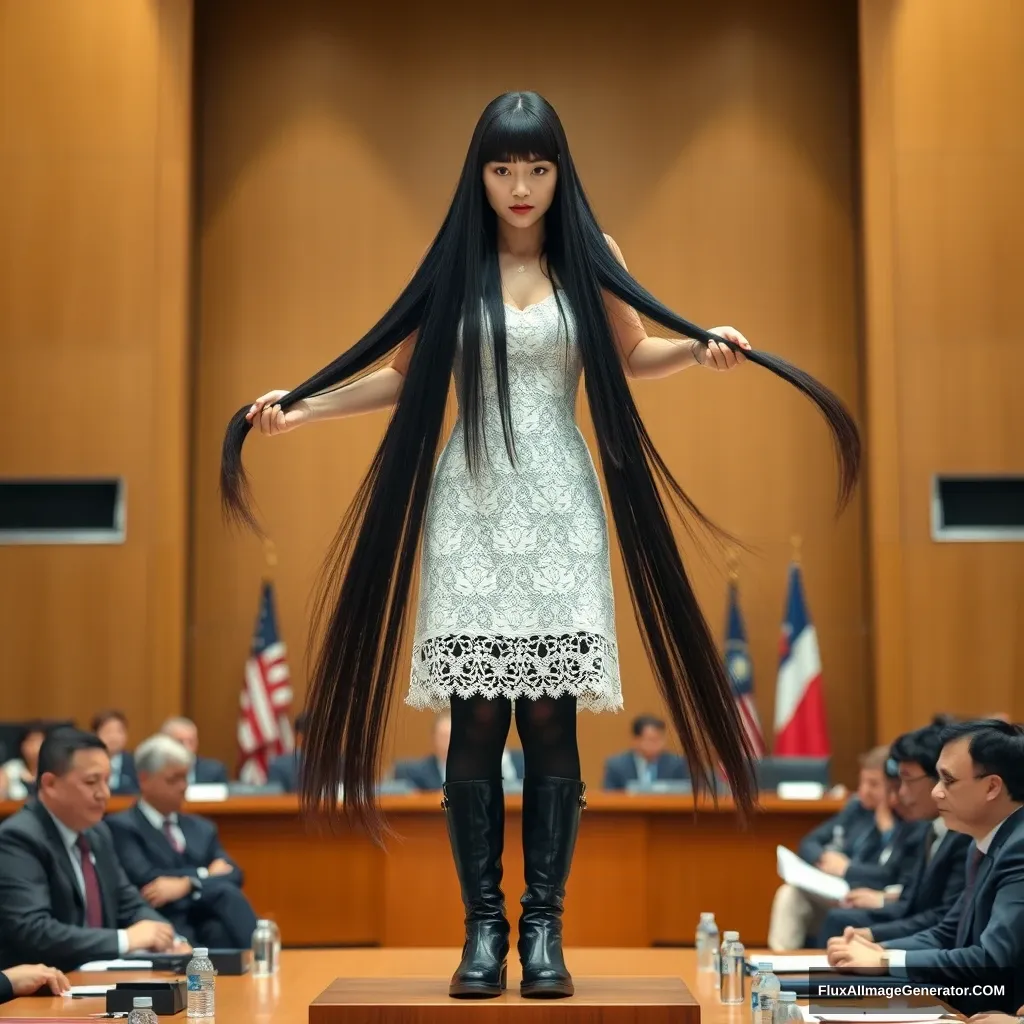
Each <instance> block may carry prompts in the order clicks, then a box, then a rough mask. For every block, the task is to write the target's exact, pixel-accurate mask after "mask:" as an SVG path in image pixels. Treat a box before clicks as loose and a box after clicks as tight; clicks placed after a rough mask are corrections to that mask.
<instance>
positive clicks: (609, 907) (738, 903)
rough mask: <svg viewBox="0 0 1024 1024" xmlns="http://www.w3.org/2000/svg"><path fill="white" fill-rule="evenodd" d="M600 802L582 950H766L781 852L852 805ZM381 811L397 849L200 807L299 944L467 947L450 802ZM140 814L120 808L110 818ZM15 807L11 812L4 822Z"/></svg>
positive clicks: (579, 874) (259, 905) (515, 856)
mask: <svg viewBox="0 0 1024 1024" xmlns="http://www.w3.org/2000/svg"><path fill="white" fill-rule="evenodd" d="M587 802H588V807H587V810H586V811H585V812H584V815H583V823H582V825H581V829H580V838H579V843H578V845H577V852H576V857H575V860H574V863H573V870H572V876H571V878H570V880H569V885H568V891H567V894H566V917H565V939H566V943H567V944H568V945H571V946H577V947H594V946H598V947H650V946H657V945H691V944H692V943H693V932H694V928H695V927H696V923H697V919H698V917H699V915H700V912H701V911H702V910H712V911H714V912H715V914H716V915H717V918H718V922H719V926H720V927H721V928H723V929H725V928H736V929H737V930H738V931H739V932H740V935H741V936H742V938H743V940H744V942H746V943H747V944H748V945H764V944H765V942H766V941H767V931H768V913H769V909H770V907H771V900H772V895H773V893H774V891H775V889H776V887H777V885H778V878H777V875H776V870H775V847H776V845H777V844H780V843H781V844H783V845H786V846H790V847H794V848H795V846H796V844H797V843H798V842H799V840H800V839H801V837H802V836H803V835H804V834H805V833H806V832H807V831H808V830H809V829H811V828H812V827H813V826H814V825H816V824H818V823H819V822H821V821H823V820H824V819H825V818H826V817H828V816H829V815H831V814H834V813H835V812H836V811H837V810H838V809H839V808H840V806H841V803H840V802H838V801H809V802H794V801H781V800H779V799H778V798H776V797H773V796H766V797H764V798H763V805H762V811H761V813H759V814H758V815H757V816H756V817H755V818H754V819H753V820H752V821H751V822H750V824H749V825H748V826H747V828H746V829H742V828H741V827H740V826H739V825H738V823H737V820H736V817H735V814H734V811H733V808H732V805H731V804H730V803H723V804H722V805H720V806H719V807H718V808H714V807H712V806H710V805H709V806H706V807H703V806H702V808H701V810H700V812H699V813H698V814H696V815H695V814H694V810H693V801H692V800H691V799H690V798H689V797H680V796H669V795H664V796H661V795H658V796H649V795H628V794H620V793H600V792H597V793H590V794H588V796H587ZM382 804H383V807H384V808H385V810H386V813H387V814H388V819H389V821H390V823H391V825H392V827H393V828H394V829H395V831H396V832H397V833H398V837H397V838H395V839H392V840H390V842H389V843H388V846H387V850H386V851H382V850H380V849H378V848H377V847H375V846H373V845H372V844H371V843H370V842H369V841H368V840H367V839H366V837H365V836H363V835H362V834H361V833H358V832H355V831H353V830H352V829H348V828H344V827H342V828H341V829H340V830H339V832H338V833H337V834H336V835H331V834H330V833H329V832H326V831H325V830H322V829H320V828H318V827H317V826H316V825H315V824H311V823H306V822H303V821H302V820H301V819H300V818H299V816H298V813H297V804H296V801H295V798H294V797H291V796H270V797H239V798H233V799H231V800H228V801H225V802H223V803H208V804H192V805H189V807H188V808H187V809H188V810H189V811H192V812H194V813H197V814H203V815H205V816H207V817H209V818H212V819H213V820H214V821H215V822H216V823H217V825H218V827H219V829H220V835H221V840H222V842H223V844H224V847H225V849H227V850H228V851H229V852H230V853H231V856H232V857H233V858H234V859H235V860H236V861H237V862H238V863H239V864H240V865H241V866H242V868H243V870H244V871H245V874H246V883H245V890H246V892H247V893H248V895H249V898H250V899H251V900H252V903H253V906H254V907H255V908H256V911H257V913H258V914H260V915H261V916H270V917H273V918H275V919H276V920H277V921H278V923H279V924H280V927H281V933H282V937H283V939H284V942H285V944H286V945H287V946H385V947H395V946H401V947H413V948H416V947H424V946H426V947H441V946H448V947H452V946H460V945H461V943H462V936H463V931H462V916H463V914H462V904H461V900H460V898H459V887H458V880H457V879H456V876H455V869H454V867H453V865H452V861H451V853H450V850H449V847H448V839H447V835H446V832H445V823H444V817H443V814H442V812H441V810H440V797H439V795H438V794H435V793H423V794H415V795H411V796H392V797H385V798H384V799H383V800H382ZM127 805H128V801H126V800H124V799H118V800H112V801H111V811H114V810H119V809H121V808H123V807H125V806H127ZM521 806H522V803H521V798H519V797H518V796H509V798H508V814H507V843H506V851H505V856H504V864H505V880H506V881H505V892H506V897H507V900H508V905H509V915H510V919H512V921H513V930H514V929H515V916H516V912H517V906H516V904H517V902H518V899H519V896H520V894H521V892H522V878H523V857H522V849H521V845H520V840H519V836H520V829H521V813H520V811H521ZM16 807H17V805H12V804H0V818H2V817H5V816H6V815H7V814H10V813H13V811H14V810H15V809H16ZM514 940H515V937H514V935H513V942H514Z"/></svg>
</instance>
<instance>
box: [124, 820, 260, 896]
mask: <svg viewBox="0 0 1024 1024" xmlns="http://www.w3.org/2000/svg"><path fill="white" fill-rule="evenodd" d="M107 824H108V825H109V826H110V832H111V834H112V835H113V837H114V839H115V841H116V842H117V856H118V858H119V859H120V861H121V864H122V865H123V866H124V870H125V874H126V875H127V876H128V878H129V880H130V881H131V883H132V885H135V886H137V887H138V888H140V889H141V888H142V887H143V886H144V885H148V884H149V883H150V882H152V881H153V879H154V878H160V877H161V876H165V875H166V876H169V877H172V878H186V877H187V878H194V879H196V881H197V882H199V883H200V888H199V889H198V890H197V893H198V894H200V895H201V894H202V893H203V892H209V891H211V890H213V889H215V888H216V887H217V886H220V885H233V886H235V888H241V886H242V883H243V882H244V881H245V879H244V877H243V875H242V869H241V868H240V867H239V866H238V865H237V864H236V863H235V862H234V861H233V860H232V859H231V858H230V857H229V856H228V855H227V853H226V852H225V851H224V847H222V846H221V845H220V837H219V836H218V834H217V826H216V825H215V824H214V823H213V822H212V821H209V820H208V819H206V818H202V817H200V816H199V815H198V814H179V815H178V825H179V827H180V828H181V831H182V832H183V833H184V836H185V851H184V853H176V852H175V851H174V850H173V849H172V848H171V844H170V843H168V842H167V839H166V838H165V836H164V834H163V833H162V832H160V831H158V830H157V829H155V828H153V826H152V825H151V824H150V823H149V821H148V820H147V818H146V816H145V815H144V814H143V813H142V811H140V810H139V806H138V804H136V805H135V806H134V807H130V808H129V809H128V810H127V811H121V813H120V814H113V815H111V816H110V817H109V818H107ZM218 858H220V859H222V860H226V861H227V862H228V863H229V864H230V865H231V866H232V867H233V868H234V870H233V871H232V872H231V874H229V875H216V876H214V877H211V878H206V879H200V878H199V868H205V867H208V866H209V865H210V864H211V863H212V862H213V861H215V860H217V859H218ZM193 895H195V894H193ZM193 895H190V896H186V897H185V899H184V900H180V901H179V902H181V903H187V901H190V900H192V899H193ZM175 906H176V904H174V903H169V904H168V905H167V908H166V909H167V910H168V911H171V910H172V909H173V908H174V907H175Z"/></svg>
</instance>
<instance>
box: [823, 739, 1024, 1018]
mask: <svg viewBox="0 0 1024 1024" xmlns="http://www.w3.org/2000/svg"><path fill="white" fill-rule="evenodd" d="M941 742H942V753H941V754H940V755H939V761H938V772H939V781H938V783H937V784H936V786H935V802H936V803H937V804H938V806H939V814H940V815H942V817H943V818H944V819H945V821H946V824H947V825H948V827H949V828H951V829H955V830H956V831H958V832H964V833H966V834H967V835H969V836H970V837H971V838H972V839H973V840H974V841H973V842H972V843H971V844H970V847H969V853H968V858H967V880H966V884H965V887H964V891H963V893H962V894H961V896H960V899H959V900H957V902H956V904H955V905H954V906H953V907H952V909H951V910H949V911H948V912H947V913H946V915H945V917H943V919H942V920H941V921H940V922H939V923H938V924H937V925H935V926H933V927H931V928H928V929H926V930H925V931H921V932H916V933H915V934H914V935H910V936H907V937H901V938H896V939H889V940H886V941H885V942H882V943H881V944H879V943H874V942H869V941H868V940H867V939H864V938H860V937H857V936H854V937H851V939H850V940H849V941H848V942H845V943H840V944H836V945H834V946H833V948H832V949H830V950H829V954H828V957H829V962H830V963H831V964H832V966H833V967H836V968H838V969H839V970H844V971H856V972H858V973H865V972H868V973H872V974H874V973H877V974H886V973H888V974H891V975H893V976H895V977H900V978H909V979H910V981H912V982H914V981H917V982H922V983H932V984H937V983H940V982H941V983H942V984H946V985H950V986H960V985H962V986H972V985H975V984H977V983H978V982H979V981H991V980H992V979H993V972H995V971H1001V972H1004V976H1005V977H1006V979H1007V980H1008V982H1010V983H1009V984H1007V987H1006V989H1005V990H1004V993H1003V995H1002V996H993V997H990V998H987V999H984V1000H981V1001H980V1003H979V1002H975V1001H973V1000H972V999H971V998H966V999H960V998H957V999H952V998H951V999H950V1000H949V1001H950V1002H951V1003H952V1004H953V1005H954V1006H955V1007H956V1008H957V1009H958V1010H959V1011H960V1012H962V1013H972V1012H976V1011H979V1010H999V1011H1002V1012H1004V1013H1012V1012H1013V1010H1014V1009H1015V1008H1016V1007H1017V1006H1018V1005H1019V1004H1020V1000H1021V998H1024V993H1021V992H1019V991H1014V989H1015V987H1019V986H1020V984H1021V981H1022V979H1021V978H1020V967H1021V965H1022V964H1024V726H1019V725H1009V724H1007V723H1005V722H1000V721H997V720H991V719H986V720H982V721H975V722H962V723H958V724H956V725H951V726H949V727H947V728H946V729H944V730H943V732H942V736H941ZM1014 982H1015V984H1014ZM993 1004H994V1005H993Z"/></svg>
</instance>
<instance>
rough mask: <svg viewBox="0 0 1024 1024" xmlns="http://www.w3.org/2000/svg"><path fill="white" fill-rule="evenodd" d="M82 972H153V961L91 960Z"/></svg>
mask: <svg viewBox="0 0 1024 1024" xmlns="http://www.w3.org/2000/svg"><path fill="white" fill-rule="evenodd" d="M78 969H79V970H80V971H151V970H152V969H153V961H152V960H90V961H89V962H88V963H87V964H82V966H81V967H79V968H78Z"/></svg>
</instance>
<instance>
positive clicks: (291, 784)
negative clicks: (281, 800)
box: [267, 712, 306, 793]
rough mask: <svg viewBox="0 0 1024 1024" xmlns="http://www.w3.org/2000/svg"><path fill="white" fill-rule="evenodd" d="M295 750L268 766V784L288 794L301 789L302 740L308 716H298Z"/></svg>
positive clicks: (295, 730) (274, 759)
mask: <svg viewBox="0 0 1024 1024" xmlns="http://www.w3.org/2000/svg"><path fill="white" fill-rule="evenodd" d="M293 728H294V732H295V749H294V750H293V751H292V752H291V753H290V754H280V755H278V756H277V757H275V758H272V759H271V761H270V764H269V765H267V782H273V783H276V784H277V785H279V786H280V787H281V788H282V789H283V790H284V791H285V792H286V793H294V792H296V791H297V790H298V788H299V762H300V760H301V758H302V738H303V736H304V735H305V733H306V714H305V712H303V713H302V714H300V715H297V716H296V718H295V725H294V727H293Z"/></svg>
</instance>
